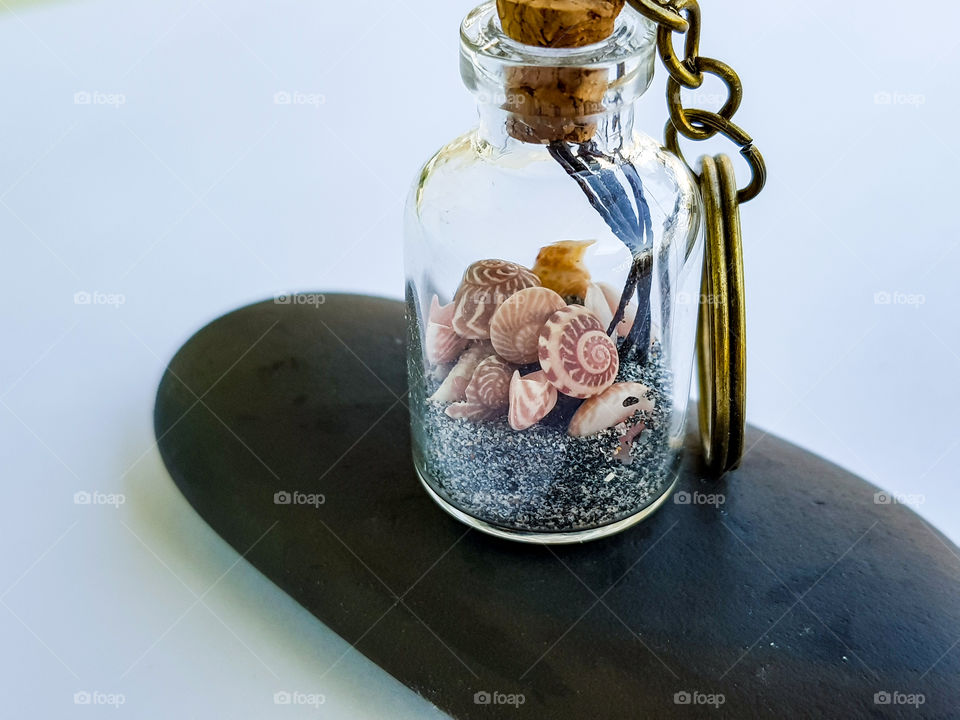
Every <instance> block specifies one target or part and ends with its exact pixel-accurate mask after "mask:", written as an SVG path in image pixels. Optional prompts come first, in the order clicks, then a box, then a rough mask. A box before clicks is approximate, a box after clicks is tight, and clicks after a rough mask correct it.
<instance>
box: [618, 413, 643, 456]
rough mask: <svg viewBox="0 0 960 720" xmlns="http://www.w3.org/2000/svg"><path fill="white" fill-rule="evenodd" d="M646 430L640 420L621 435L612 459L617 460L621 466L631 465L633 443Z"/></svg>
mask: <svg viewBox="0 0 960 720" xmlns="http://www.w3.org/2000/svg"><path fill="white" fill-rule="evenodd" d="M646 429H647V425H646V423H644V422H643V421H642V420H641V421H640V422H638V423H637V424H636V425H634V426H633V427H632V428H629V429H628V430H627V432H626V433H624V434H623V435H621V436H620V444H619V445H618V446H617V449H616V450H614V451H613V457H614V459H615V460H619V461H620V463H621V464H622V465H632V464H633V453H632V452H631V451H632V449H633V443H634V441H635V440H636V439H637V437H639V436H640V435H642V434H643V431H644V430H646Z"/></svg>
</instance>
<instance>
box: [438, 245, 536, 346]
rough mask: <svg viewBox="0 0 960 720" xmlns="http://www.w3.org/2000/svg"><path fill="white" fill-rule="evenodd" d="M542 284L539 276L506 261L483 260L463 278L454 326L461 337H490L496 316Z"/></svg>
mask: <svg viewBox="0 0 960 720" xmlns="http://www.w3.org/2000/svg"><path fill="white" fill-rule="evenodd" d="M539 284H540V281H539V280H538V279H537V276H536V275H534V274H533V273H532V272H530V271H529V270H527V269H526V268H525V267H521V266H520V265H517V264H516V263H512V262H507V261H506V260H480V261H479V262H475V263H473V264H472V265H471V266H470V267H468V268H467V270H466V272H464V274H463V280H462V281H461V282H460V287H459V289H458V290H457V293H456V295H454V297H453V301H454V303H455V305H456V307H455V309H454V313H453V319H452V321H451V326H452V327H453V329H454V330H455V331H456V332H457V334H458V335H460V336H461V337H465V338H470V339H473V340H482V339H486V338H488V337H490V320H491V319H492V318H493V313H494V312H496V310H497V308H498V307H500V305H501V304H502V303H503V301H504V300H506V299H507V298H508V297H510V296H511V295H513V294H514V293H515V292H517V291H519V290H523V289H524V288H528V287H535V286H537V285H539Z"/></svg>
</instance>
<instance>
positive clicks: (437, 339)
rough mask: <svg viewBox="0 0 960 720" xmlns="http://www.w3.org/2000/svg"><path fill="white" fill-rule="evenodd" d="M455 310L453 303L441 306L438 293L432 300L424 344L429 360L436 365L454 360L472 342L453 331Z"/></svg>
mask: <svg viewBox="0 0 960 720" xmlns="http://www.w3.org/2000/svg"><path fill="white" fill-rule="evenodd" d="M453 311H454V304H453V303H449V304H447V305H443V306H441V305H440V300H439V298H438V297H437V296H436V295H434V296H433V299H432V300H431V301H430V315H429V316H428V319H427V331H426V341H425V343H424V344H425V346H426V350H427V360H428V361H429V362H431V363H432V364H434V365H440V364H441V363H449V362H453V361H454V360H456V359H457V357H459V355H460V353H461V352H463V349H464V348H465V347H466V346H467V343H468V342H470V341H469V340H467V339H466V338H463V337H460V336H459V335H457V333H455V332H454V331H453V327H452V325H451V322H452V321H453Z"/></svg>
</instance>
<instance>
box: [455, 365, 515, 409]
mask: <svg viewBox="0 0 960 720" xmlns="http://www.w3.org/2000/svg"><path fill="white" fill-rule="evenodd" d="M511 372H513V368H512V367H511V366H510V365H508V364H507V363H505V362H504V361H503V360H501V359H500V358H498V357H497V356H496V355H492V356H490V357H488V358H485V359H484V360H481V361H480V363H479V364H478V365H477V368H476V370H474V371H473V377H472V378H470V383H469V384H468V385H467V387H466V390H465V392H464V395H465V397H466V401H465V402H458V403H454V404H453V405H450V406H449V407H448V408H447V409H446V410H445V411H444V412H446V414H447V415H449V416H450V417H452V418H463V419H465V420H471V421H473V422H479V421H481V420H494V419H496V418H498V417H500V416H501V415H503V412H504V410H506V409H507V405H508V404H509V402H510V373H511Z"/></svg>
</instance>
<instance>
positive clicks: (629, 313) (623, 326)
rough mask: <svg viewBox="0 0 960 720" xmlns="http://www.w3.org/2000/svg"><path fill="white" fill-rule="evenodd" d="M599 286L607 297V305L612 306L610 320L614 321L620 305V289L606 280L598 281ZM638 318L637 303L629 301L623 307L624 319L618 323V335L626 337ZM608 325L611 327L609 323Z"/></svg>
mask: <svg viewBox="0 0 960 720" xmlns="http://www.w3.org/2000/svg"><path fill="white" fill-rule="evenodd" d="M597 287H599V288H600V290H601V291H602V292H603V296H604V297H605V298H606V299H607V305H609V307H610V322H613V316H614V315H616V313H617V308H618V307H620V291H619V290H617V289H616V288H615V287H613V285H610V284H609V283H605V282H600V283H597ZM636 319H637V305H636V303H627V306H626V307H625V308H624V309H623V320H621V321H620V322H619V323H618V324H617V335H618V336H620V337H626V336H627V335H628V334H629V333H630V328H632V327H633V321H634V320H636ZM607 326H608V327H609V323H608V325H607Z"/></svg>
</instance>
